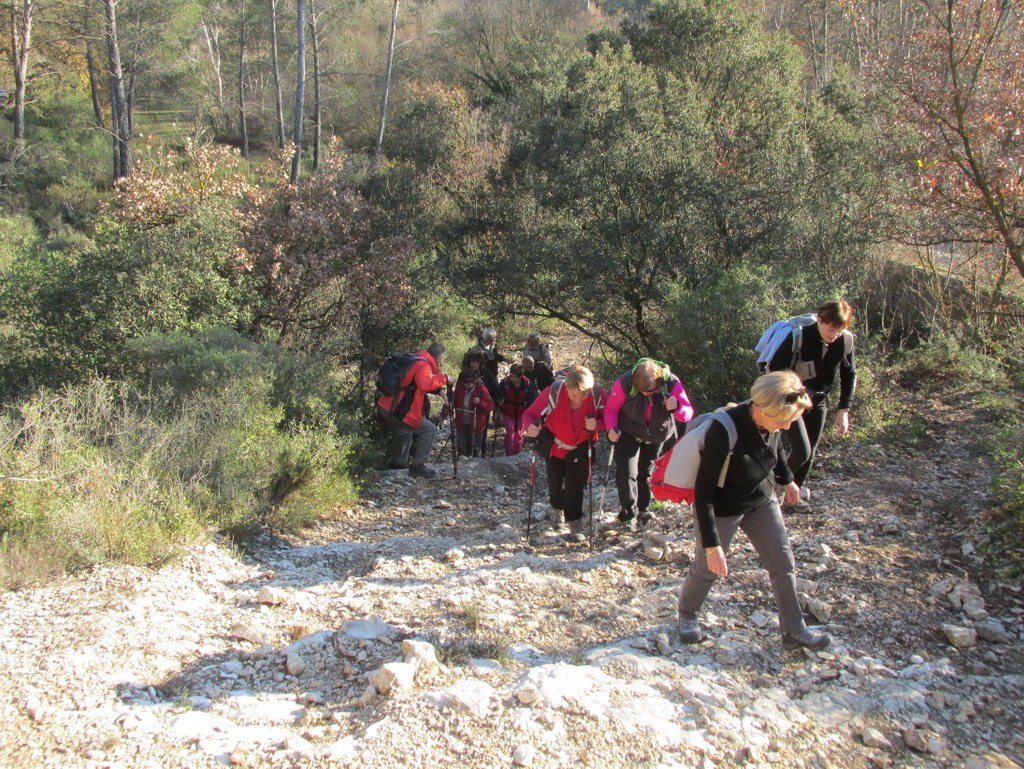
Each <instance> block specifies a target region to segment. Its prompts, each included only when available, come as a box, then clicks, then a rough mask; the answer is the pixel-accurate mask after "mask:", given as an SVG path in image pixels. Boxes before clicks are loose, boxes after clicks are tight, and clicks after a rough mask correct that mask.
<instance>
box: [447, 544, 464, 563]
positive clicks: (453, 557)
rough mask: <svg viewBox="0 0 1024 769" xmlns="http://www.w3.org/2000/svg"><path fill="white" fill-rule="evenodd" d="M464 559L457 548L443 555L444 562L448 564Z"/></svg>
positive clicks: (461, 552) (462, 553)
mask: <svg viewBox="0 0 1024 769" xmlns="http://www.w3.org/2000/svg"><path fill="white" fill-rule="evenodd" d="M465 557H466V554H465V553H464V552H463V551H462V550H460V549H459V548H457V547H453V548H452V549H451V550H449V551H448V552H446V553H445V554H444V560H445V561H446V562H448V563H458V562H459V561H461V560H463V559H464V558H465Z"/></svg>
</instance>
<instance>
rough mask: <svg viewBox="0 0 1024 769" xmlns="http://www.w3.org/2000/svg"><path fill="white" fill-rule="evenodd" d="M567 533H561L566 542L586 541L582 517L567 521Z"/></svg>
mask: <svg viewBox="0 0 1024 769" xmlns="http://www.w3.org/2000/svg"><path fill="white" fill-rule="evenodd" d="M568 524H569V533H568V534H564V535H562V539H564V540H565V541H566V542H586V541H587V530H586V526H585V524H584V521H583V519H582V518H580V519H579V520H577V521H568Z"/></svg>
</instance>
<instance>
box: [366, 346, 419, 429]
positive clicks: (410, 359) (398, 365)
mask: <svg viewBox="0 0 1024 769" xmlns="http://www.w3.org/2000/svg"><path fill="white" fill-rule="evenodd" d="M421 360H423V358H421V357H419V356H418V355H413V354H412V353H407V352H399V353H393V354H391V355H389V356H388V357H387V359H386V360H385V361H384V362H383V363H382V364H381V366H380V368H379V369H377V392H379V393H381V394H382V395H398V394H399V393H401V392H403V391H404V392H405V394H406V397H404V398H396V399H395V400H394V401H393V402H392V404H391V407H392V412H393V413H394V414H395V416H396V417H403V416H405V415H406V414H407V413H408V412H409V406H410V405H411V403H412V398H411V397H409V396H410V395H412V391H413V390H415V389H416V383H415V382H410V383H409V384H408V385H406V386H405V387H404V388H403V387H402V382H403V381H404V380H405V377H406V375H407V374H408V373H409V369H411V368H412V367H413V364H414V363H416V361H421Z"/></svg>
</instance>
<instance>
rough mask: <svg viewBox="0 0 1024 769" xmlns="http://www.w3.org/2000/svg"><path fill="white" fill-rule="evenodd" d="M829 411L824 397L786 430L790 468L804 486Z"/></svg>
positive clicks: (799, 483) (798, 482) (798, 481)
mask: <svg viewBox="0 0 1024 769" xmlns="http://www.w3.org/2000/svg"><path fill="white" fill-rule="evenodd" d="M827 413H828V402H827V401H826V400H825V399H824V398H823V399H822V400H821V401H819V402H818V403H816V404H815V405H814V407H813V408H810V409H808V410H807V411H805V412H804V413H803V416H801V417H800V419H797V420H796V421H795V422H793V424H792V425H791V426H790V428H789V430H787V431H786V437H787V439H788V440H789V460H788V462H789V469H790V470H792V471H793V480H795V481H796V483H797V485H798V486H803V485H804V482H805V481H806V480H807V475H808V473H810V472H811V465H812V464H813V463H814V452H815V450H816V449H817V447H818V442H819V441H820V440H821V434H822V431H823V430H824V429H825V416H826V415H827Z"/></svg>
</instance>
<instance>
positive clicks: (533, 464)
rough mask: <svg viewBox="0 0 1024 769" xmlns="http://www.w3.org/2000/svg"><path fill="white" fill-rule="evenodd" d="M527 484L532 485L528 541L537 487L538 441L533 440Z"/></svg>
mask: <svg viewBox="0 0 1024 769" xmlns="http://www.w3.org/2000/svg"><path fill="white" fill-rule="evenodd" d="M526 485H527V486H529V487H530V494H529V501H528V502H527V503H526V542H527V544H529V542H530V523H531V521H533V492H534V489H536V488H537V441H536V439H534V440H533V448H532V449H531V451H530V474H529V475H528V476H527V480H526Z"/></svg>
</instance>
